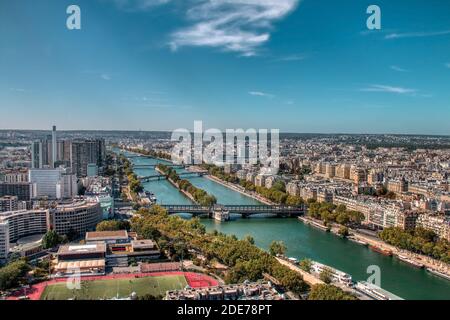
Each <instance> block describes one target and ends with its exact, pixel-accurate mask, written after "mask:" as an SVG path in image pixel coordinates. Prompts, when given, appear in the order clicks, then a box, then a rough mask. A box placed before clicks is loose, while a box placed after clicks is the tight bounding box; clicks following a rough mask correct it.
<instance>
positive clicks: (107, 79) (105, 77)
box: [100, 73, 111, 81]
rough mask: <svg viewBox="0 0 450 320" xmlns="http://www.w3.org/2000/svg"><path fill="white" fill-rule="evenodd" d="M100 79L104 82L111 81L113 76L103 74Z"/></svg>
mask: <svg viewBox="0 0 450 320" xmlns="http://www.w3.org/2000/svg"><path fill="white" fill-rule="evenodd" d="M100 78H102V79H103V80H106V81H109V80H111V76H110V75H109V74H106V73H103V74H101V75H100Z"/></svg>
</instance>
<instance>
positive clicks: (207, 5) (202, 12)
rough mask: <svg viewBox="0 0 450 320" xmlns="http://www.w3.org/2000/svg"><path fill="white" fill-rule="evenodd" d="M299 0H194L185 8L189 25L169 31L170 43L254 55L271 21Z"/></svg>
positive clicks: (264, 41) (277, 18) (176, 47)
mask: <svg viewBox="0 0 450 320" xmlns="http://www.w3.org/2000/svg"><path fill="white" fill-rule="evenodd" d="M299 1H300V0H197V1H193V4H194V5H193V7H192V8H191V9H189V10H188V12H187V18H188V20H189V21H190V22H192V23H193V25H191V26H188V27H186V28H184V29H181V30H178V31H177V32H175V33H173V34H172V37H171V41H170V47H171V49H172V50H174V51H175V50H177V49H178V48H180V47H183V46H204V47H213V48H220V49H222V50H225V51H232V52H237V53H239V54H240V55H242V56H254V55H256V54H257V51H258V48H259V47H260V46H262V45H263V44H264V43H266V42H267V41H268V40H269V39H270V31H272V30H273V23H274V22H275V21H277V20H280V19H282V18H284V17H285V16H286V15H288V14H289V13H290V12H292V11H293V10H294V9H295V8H296V6H297V4H298V3H299Z"/></svg>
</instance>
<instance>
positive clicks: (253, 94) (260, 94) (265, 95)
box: [248, 91, 275, 98]
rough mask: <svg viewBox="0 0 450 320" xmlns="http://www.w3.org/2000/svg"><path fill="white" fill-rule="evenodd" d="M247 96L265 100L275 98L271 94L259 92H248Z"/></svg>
mask: <svg viewBox="0 0 450 320" xmlns="http://www.w3.org/2000/svg"><path fill="white" fill-rule="evenodd" d="M248 94H249V95H251V96H257V97H266V98H274V97H275V95H273V94H270V93H266V92H261V91H249V92H248Z"/></svg>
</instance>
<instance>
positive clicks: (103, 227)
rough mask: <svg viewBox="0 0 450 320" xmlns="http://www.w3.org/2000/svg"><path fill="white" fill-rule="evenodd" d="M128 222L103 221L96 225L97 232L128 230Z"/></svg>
mask: <svg viewBox="0 0 450 320" xmlns="http://www.w3.org/2000/svg"><path fill="white" fill-rule="evenodd" d="M130 228H131V226H130V222H129V221H127V220H104V221H101V222H100V223H98V224H97V226H96V227H95V230H97V231H118V230H130Z"/></svg>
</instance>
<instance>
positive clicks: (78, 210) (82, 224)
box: [49, 201, 103, 235]
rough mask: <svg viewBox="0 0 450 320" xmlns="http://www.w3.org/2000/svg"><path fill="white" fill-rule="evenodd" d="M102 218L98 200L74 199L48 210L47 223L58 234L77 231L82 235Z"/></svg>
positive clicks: (92, 228) (93, 227)
mask: <svg viewBox="0 0 450 320" xmlns="http://www.w3.org/2000/svg"><path fill="white" fill-rule="evenodd" d="M102 219H103V211H102V208H101V206H100V203H98V202H94V201H92V202H90V201H75V202H67V203H65V204H59V205H58V206H57V207H56V208H53V209H51V210H50V221H49V224H50V225H51V226H52V227H53V229H54V230H56V232H57V233H58V234H69V233H74V232H75V233H77V234H79V235H83V234H84V233H86V232H87V231H91V230H94V229H95V226H96V225H97V224H98V223H99V222H100V221H101V220H102Z"/></svg>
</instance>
